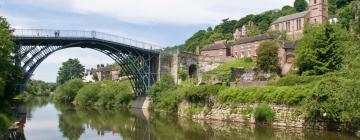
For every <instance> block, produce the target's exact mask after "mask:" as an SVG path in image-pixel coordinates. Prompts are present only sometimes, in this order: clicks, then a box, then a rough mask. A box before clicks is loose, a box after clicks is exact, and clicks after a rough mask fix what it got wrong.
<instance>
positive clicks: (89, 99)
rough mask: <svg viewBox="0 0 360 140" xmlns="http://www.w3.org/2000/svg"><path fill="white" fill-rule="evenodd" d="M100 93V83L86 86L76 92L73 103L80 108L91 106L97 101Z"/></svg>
mask: <svg viewBox="0 0 360 140" xmlns="http://www.w3.org/2000/svg"><path fill="white" fill-rule="evenodd" d="M100 91H101V84H100V83H91V84H87V85H85V86H84V87H82V88H81V89H80V90H79V91H78V93H77V95H76V97H75V101H76V103H77V104H79V105H80V106H89V105H93V104H94V103H95V102H96V101H97V100H98V98H99V95H98V94H99V92H100Z"/></svg>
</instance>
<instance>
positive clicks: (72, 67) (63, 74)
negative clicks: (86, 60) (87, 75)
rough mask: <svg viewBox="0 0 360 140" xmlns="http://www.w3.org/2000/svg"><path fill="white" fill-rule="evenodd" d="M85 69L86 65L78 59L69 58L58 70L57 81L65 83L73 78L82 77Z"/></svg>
mask: <svg viewBox="0 0 360 140" xmlns="http://www.w3.org/2000/svg"><path fill="white" fill-rule="evenodd" d="M84 71H85V67H84V66H83V65H81V64H80V61H79V60H78V59H69V60H67V61H66V62H63V63H62V66H61V67H60V69H59V71H58V77H57V83H58V84H64V83H65V82H66V81H68V80H71V79H76V78H79V79H81V78H82V77H83V76H84Z"/></svg>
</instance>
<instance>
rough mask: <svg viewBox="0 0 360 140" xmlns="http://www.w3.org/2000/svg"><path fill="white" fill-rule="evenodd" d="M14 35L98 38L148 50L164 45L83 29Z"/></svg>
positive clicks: (40, 30) (17, 31) (27, 32)
mask: <svg viewBox="0 0 360 140" xmlns="http://www.w3.org/2000/svg"><path fill="white" fill-rule="evenodd" d="M13 35H14V36H16V37H49V38H57V37H59V38H61V37H65V38H66V37H67V38H96V39H101V40H106V41H112V42H116V43H122V44H126V45H129V46H133V47H138V48H142V49H148V50H155V51H156V50H160V49H161V48H162V47H160V46H159V45H154V44H151V43H146V42H142V41H137V40H133V39H130V38H126V37H121V36H117V35H112V34H107V33H102V32H96V31H81V30H49V29H15V31H14V33H13Z"/></svg>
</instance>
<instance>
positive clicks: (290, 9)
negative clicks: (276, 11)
mask: <svg viewBox="0 0 360 140" xmlns="http://www.w3.org/2000/svg"><path fill="white" fill-rule="evenodd" d="M293 13H296V9H295V8H294V7H291V6H289V5H286V6H284V7H283V8H282V9H281V14H282V15H284V16H285V15H290V14H293Z"/></svg>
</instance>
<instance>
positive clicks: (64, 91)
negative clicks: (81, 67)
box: [54, 79, 84, 103]
mask: <svg viewBox="0 0 360 140" xmlns="http://www.w3.org/2000/svg"><path fill="white" fill-rule="evenodd" d="M83 86H84V83H83V82H82V80H81V79H73V80H70V81H67V82H65V83H64V84H63V85H60V86H58V87H57V88H56V91H55V96H54V100H55V101H58V102H67V103H69V102H72V101H74V99H75V96H76V95H77V93H78V91H79V90H80V89H81V88H82V87H83Z"/></svg>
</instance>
